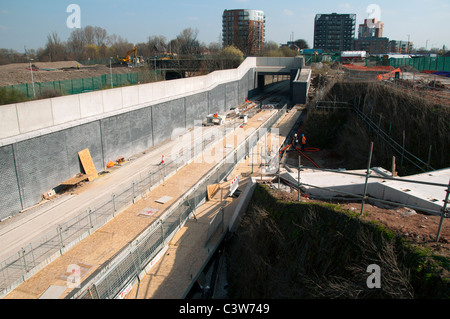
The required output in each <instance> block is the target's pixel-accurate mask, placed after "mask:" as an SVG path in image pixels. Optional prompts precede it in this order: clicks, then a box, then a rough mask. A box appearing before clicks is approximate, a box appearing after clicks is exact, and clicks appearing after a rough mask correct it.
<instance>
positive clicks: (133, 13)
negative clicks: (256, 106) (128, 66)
mask: <svg viewBox="0 0 450 319" xmlns="http://www.w3.org/2000/svg"><path fill="white" fill-rule="evenodd" d="M72 3H73V4H77V5H79V6H80V8H81V26H82V27H84V26H86V25H93V26H99V27H102V28H104V29H106V30H107V32H108V34H113V33H114V34H117V35H120V36H122V37H123V38H125V39H127V40H128V41H129V42H132V43H138V42H145V41H146V40H147V38H148V36H151V35H163V36H165V37H166V38H167V39H168V40H171V39H174V38H175V37H176V36H177V35H178V34H179V33H180V32H181V31H182V30H183V29H185V28H189V27H191V28H194V29H195V28H196V29H198V31H199V34H198V39H199V40H200V41H201V42H204V43H206V44H209V43H211V42H219V38H220V33H221V29H222V25H221V24H222V13H223V10H224V9H257V10H263V11H264V13H265V15H266V40H270V41H275V42H277V43H286V42H287V41H289V40H290V39H291V36H292V34H293V35H294V38H295V39H305V40H306V41H307V42H308V44H309V45H310V46H311V45H312V42H313V34H314V17H315V15H316V14H317V13H332V12H336V13H356V15H357V21H356V22H357V25H358V24H360V23H362V22H363V21H364V19H365V18H367V17H368V13H367V10H366V9H367V7H368V6H369V5H370V4H377V5H378V6H379V7H380V9H381V11H380V14H381V20H382V21H383V22H384V24H385V26H384V34H383V35H384V36H386V37H388V38H390V39H391V40H404V41H408V34H409V36H410V40H411V41H412V42H414V45H415V47H416V48H419V47H425V45H426V44H427V40H428V48H430V47H439V48H442V46H443V45H444V44H445V45H446V47H447V48H449V47H450V0H409V1H405V0H390V1H386V0H370V1H355V0H334V1H331V0H307V1H302V0H295V1H294V0H225V1H217V0H190V1H181V0H170V1H162V0H159V1H153V0H149V1H143V0H134V1H128V0H121V1H119V0H90V1H87V0H70V1H66V0H16V1H6V0H1V1H0V48H8V49H14V50H17V51H19V52H23V51H24V46H26V47H27V49H37V48H39V47H44V46H45V43H46V41H47V35H48V34H50V33H51V32H53V31H55V32H57V33H58V35H59V37H60V38H61V39H62V40H63V41H65V40H67V38H68V36H69V34H70V32H71V31H72V29H69V28H68V27H67V25H66V21H67V18H68V17H69V15H70V13H67V12H66V8H67V6H68V5H69V4H72Z"/></svg>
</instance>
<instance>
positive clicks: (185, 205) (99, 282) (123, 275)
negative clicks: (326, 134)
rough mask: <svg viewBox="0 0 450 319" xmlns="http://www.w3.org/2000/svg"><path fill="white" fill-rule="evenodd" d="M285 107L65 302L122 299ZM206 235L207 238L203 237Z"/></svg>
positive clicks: (280, 114)
mask: <svg viewBox="0 0 450 319" xmlns="http://www.w3.org/2000/svg"><path fill="white" fill-rule="evenodd" d="M286 108H287V105H285V106H284V107H283V108H282V109H280V110H278V111H277V112H275V113H274V114H273V115H272V116H271V117H270V118H268V119H267V120H266V121H265V122H264V123H263V124H262V125H261V126H260V127H259V128H258V129H256V130H255V131H254V132H252V133H251V134H250V135H249V136H248V137H247V138H246V139H245V140H244V141H243V142H241V143H240V145H239V146H238V147H237V148H236V149H234V150H232V151H230V152H229V153H228V154H227V155H225V156H224V158H223V159H222V160H221V161H220V162H219V163H218V164H217V165H216V166H215V167H214V168H213V169H212V170H210V171H209V172H208V173H206V174H205V175H204V176H203V177H202V178H200V180H199V182H198V183H197V184H196V185H194V187H192V188H190V189H189V190H188V191H186V192H185V193H184V194H183V195H182V196H181V198H180V199H179V200H178V201H176V202H175V203H173V204H172V205H171V206H170V207H169V208H168V209H167V210H166V212H165V213H164V215H163V216H161V217H160V218H159V220H158V221H156V222H154V223H153V224H152V225H150V226H149V227H148V228H147V229H146V230H145V231H144V232H142V233H141V234H140V235H139V236H138V237H137V238H135V239H134V240H133V241H132V242H131V243H130V244H129V245H128V246H127V247H125V248H124V249H123V250H122V251H121V252H120V253H119V254H118V255H117V257H116V258H114V259H112V260H111V261H110V262H109V263H108V264H107V265H105V267H104V268H102V269H99V270H98V271H97V272H96V273H94V274H92V275H91V276H90V278H88V279H86V280H85V281H84V282H83V284H82V285H81V286H80V287H79V288H77V289H75V290H73V291H72V293H70V294H69V295H68V296H67V298H68V299H97V298H98V299H112V298H122V297H124V295H125V294H126V292H127V291H129V290H130V289H131V287H132V285H133V284H135V283H136V282H138V281H139V278H140V275H141V273H142V272H143V271H145V268H146V267H147V266H148V265H149V263H150V262H151V261H152V260H153V259H154V258H155V257H156V256H157V255H158V253H160V252H161V251H163V249H164V247H165V246H166V245H167V243H168V242H169V241H170V240H171V238H172V237H173V236H174V235H175V234H176V233H177V231H178V230H179V229H180V228H181V227H182V226H183V225H184V224H185V223H186V222H187V220H188V219H189V218H190V217H191V216H192V215H194V216H195V210H196V208H197V207H198V206H199V205H201V204H203V203H204V202H205V200H206V198H207V186H208V185H211V184H216V183H220V182H221V181H222V180H223V179H225V178H226V177H227V176H228V175H229V174H231V173H232V171H233V170H234V168H235V166H236V165H237V164H238V163H239V162H240V161H241V160H242V159H244V157H247V156H249V154H250V151H251V149H252V148H254V147H255V146H256V144H257V143H258V141H259V140H260V139H261V137H263V136H264V135H265V134H267V132H269V131H270V129H271V127H272V126H273V125H274V124H275V123H276V122H277V121H278V120H279V119H280V118H281V116H282V115H283V114H285V112H286ZM205 235H207V234H205Z"/></svg>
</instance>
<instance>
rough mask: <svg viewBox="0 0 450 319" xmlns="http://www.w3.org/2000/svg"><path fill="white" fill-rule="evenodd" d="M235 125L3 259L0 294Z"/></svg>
mask: <svg viewBox="0 0 450 319" xmlns="http://www.w3.org/2000/svg"><path fill="white" fill-rule="evenodd" d="M235 126H236V124H235V123H227V124H226V125H225V126H223V127H217V129H216V130H215V131H216V132H214V133H211V134H205V136H203V137H202V141H201V142H198V143H196V144H195V145H193V147H192V148H191V149H190V150H189V153H183V154H179V155H180V157H178V158H177V159H174V160H170V161H165V164H164V165H162V166H159V167H158V168H156V169H153V170H150V171H147V172H142V173H141V174H140V175H139V177H137V179H136V180H134V181H133V182H132V183H131V184H130V185H129V186H128V187H126V188H124V189H122V190H121V191H120V192H117V193H115V194H111V195H110V196H108V197H107V198H105V199H104V200H103V201H100V202H99V203H98V204H97V205H96V206H95V207H91V208H90V209H88V210H86V211H81V212H80V213H79V214H77V215H76V216H75V217H74V218H72V219H70V220H69V221H67V222H65V223H63V224H61V225H59V226H58V227H57V228H56V229H54V230H52V231H50V232H49V233H47V234H45V235H44V236H43V237H41V238H39V239H38V240H36V241H35V242H32V243H30V244H29V245H27V246H25V247H23V248H22V249H21V250H20V251H18V252H17V253H15V254H14V255H12V256H11V257H9V258H8V259H6V260H4V261H2V262H1V263H0V297H1V296H3V295H5V294H7V293H8V292H9V291H11V290H12V289H14V288H15V287H16V286H18V285H19V284H20V283H22V282H24V281H25V280H26V279H28V278H30V277H31V276H32V275H33V274H35V273H36V272H37V271H39V270H40V269H42V268H43V267H45V266H46V265H48V264H49V263H50V262H51V261H53V260H54V259H56V258H57V257H59V256H61V255H62V254H63V253H64V252H66V251H68V250H69V249H70V248H72V247H73V246H74V245H76V244H77V243H79V242H80V241H81V240H83V239H84V238H86V237H87V236H89V235H90V234H92V233H93V232H95V231H96V230H97V229H98V228H100V227H102V226H103V225H104V224H106V223H107V222H108V221H109V220H111V219H112V218H114V217H115V216H116V215H117V214H119V213H120V212H122V211H123V210H125V209H126V208H127V207H129V206H131V205H132V204H134V203H135V202H136V201H137V200H138V199H139V198H141V197H143V196H144V195H145V194H146V193H148V192H149V191H150V190H151V189H153V188H155V187H157V186H158V185H160V184H161V183H163V182H164V180H165V179H167V178H168V177H170V176H172V175H173V174H175V173H176V172H177V171H178V170H179V169H180V168H182V167H183V166H184V165H187V164H188V163H189V162H190V161H192V159H193V158H194V157H195V156H196V155H198V152H199V151H200V150H201V151H202V152H205V151H207V150H208V149H209V148H211V147H212V145H213V144H214V143H215V142H217V141H218V139H219V138H222V137H223V136H224V135H225V133H226V132H227V130H230V129H233V128H235ZM220 130H224V132H221V131H220ZM183 152H184V150H183Z"/></svg>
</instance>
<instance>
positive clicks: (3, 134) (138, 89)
mask: <svg viewBox="0 0 450 319" xmlns="http://www.w3.org/2000/svg"><path fill="white" fill-rule="evenodd" d="M302 61H303V60H302V59H299V58H297V57H296V58H255V57H251V58H247V59H245V61H244V62H243V63H242V64H241V65H240V66H239V67H238V68H237V69H230V70H221V71H215V72H212V73H210V74H208V75H204V76H199V77H194V78H187V79H178V80H171V81H163V82H155V83H148V84H140V85H135V86H129V87H122V88H113V89H108V90H102V91H95V92H88V93H80V94H74V95H67V96H62V97H56V98H50V99H43V100H36V101H29V102H23V103H16V104H9V105H3V106H0V115H1V117H0V119H1V121H2V123H1V125H0V140H1V139H5V138H8V137H12V136H16V135H20V134H24V133H28V132H33V131H36V130H39V129H43V128H50V127H53V126H56V125H60V124H64V123H69V122H72V121H77V120H82V119H87V118H90V117H94V116H103V117H106V116H108V113H109V112H114V111H118V110H121V111H123V112H126V111H128V108H130V107H136V106H140V107H146V106H149V105H153V104H157V103H161V102H165V101H167V100H170V99H173V98H179V97H184V96H188V95H192V94H197V93H200V92H202V91H209V90H212V89H214V88H215V87H216V86H218V85H220V84H224V83H228V82H234V81H239V80H240V79H242V78H243V77H244V76H245V75H246V74H247V73H248V72H255V71H256V67H257V66H264V65H267V66H269V67H270V66H272V67H275V68H276V69H279V68H280V67H281V68H282V67H283V66H284V67H286V68H298V67H301V65H302ZM251 78H252V79H253V78H254V77H251ZM250 89H253V87H250Z"/></svg>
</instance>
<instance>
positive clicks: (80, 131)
mask: <svg viewBox="0 0 450 319" xmlns="http://www.w3.org/2000/svg"><path fill="white" fill-rule="evenodd" d="M64 133H65V139H66V147H67V164H68V178H70V177H72V176H73V175H75V174H78V173H80V172H83V167H82V165H81V162H80V159H79V157H78V152H80V151H82V150H84V149H86V148H87V149H89V153H90V154H91V157H92V161H93V162H94V165H95V168H96V169H97V171H100V170H102V169H103V168H104V167H105V164H104V159H103V150H102V143H101V131H100V122H99V121H95V122H90V123H86V124H83V125H79V126H74V127H72V128H70V129H67V130H64ZM61 182H62V181H55V185H59V183H61Z"/></svg>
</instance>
